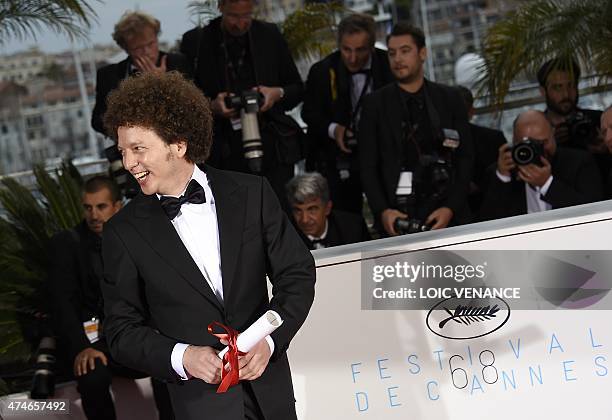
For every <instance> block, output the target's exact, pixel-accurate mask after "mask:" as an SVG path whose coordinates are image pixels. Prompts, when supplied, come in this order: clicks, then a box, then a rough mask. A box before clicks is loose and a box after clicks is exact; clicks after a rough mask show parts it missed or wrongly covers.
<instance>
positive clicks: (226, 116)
mask: <svg viewBox="0 0 612 420" xmlns="http://www.w3.org/2000/svg"><path fill="white" fill-rule="evenodd" d="M253 7H254V1H253V0H221V1H219V10H220V11H221V17H219V18H217V19H214V20H212V21H211V22H210V23H209V24H208V25H207V26H206V27H204V28H202V29H201V30H197V31H193V30H192V31H189V32H187V33H186V34H185V35H184V36H183V46H182V49H183V51H185V52H187V53H188V56H191V57H194V67H195V69H194V73H195V81H196V84H197V85H198V87H199V88H200V89H202V91H203V92H204V94H205V95H206V96H207V97H209V98H210V100H211V108H212V110H213V113H214V116H215V126H214V140H213V146H212V150H211V156H210V158H209V163H210V164H211V165H212V166H215V167H217V168H220V169H229V170H234V171H239V172H247V173H254V174H258V175H263V176H265V177H266V178H267V179H268V180H269V181H270V184H271V185H272V188H273V189H274V192H275V193H276V195H277V196H278V198H279V199H280V200H281V203H284V204H285V207H287V205H286V197H285V192H284V191H285V184H286V183H287V182H288V181H289V180H290V179H291V178H292V177H293V165H294V163H296V162H297V161H298V160H300V159H301V138H302V132H301V128H300V127H299V125H298V124H297V123H296V122H295V121H294V120H293V119H292V118H291V117H289V116H287V115H285V111H288V110H291V109H292V108H294V107H295V106H296V105H297V104H298V103H299V102H300V101H301V100H302V93H303V84H302V80H301V78H300V75H299V73H298V70H297V68H296V66H295V63H294V61H293V59H292V57H291V54H290V52H289V48H288V47H287V43H286V41H285V40H284V38H283V37H282V35H281V33H280V32H279V30H278V28H277V27H276V25H274V24H271V23H267V22H263V21H259V20H256V19H253ZM193 37H196V39H192V38H193ZM188 41H189V42H188ZM187 50H189V51H187Z"/></svg>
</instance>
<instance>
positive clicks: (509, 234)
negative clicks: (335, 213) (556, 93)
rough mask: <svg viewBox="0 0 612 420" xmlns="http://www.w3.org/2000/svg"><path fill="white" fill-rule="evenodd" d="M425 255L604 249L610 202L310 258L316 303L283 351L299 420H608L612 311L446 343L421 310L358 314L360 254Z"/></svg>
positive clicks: (527, 323) (536, 316)
mask: <svg viewBox="0 0 612 420" xmlns="http://www.w3.org/2000/svg"><path fill="white" fill-rule="evenodd" d="M428 249H445V250H609V249H612V202H602V203H596V204H591V205H586V206H579V207H574V208H570V209H563V210H555V211H549V212H546V213H540V214H532V215H525V216H521V217H516V218H509V219H504V220H499V221H494V222H487V223H480V224H474V225H469V226H464V227H457V228H452V229H446V230H445V231H439V232H427V233H422V234H416V235H411V236H404V237H400V238H392V239H385V240H379V241H373V242H370V243H367V244H356V245H350V246H345V247H338V248H334V249H329V250H321V251H315V252H314V253H313V254H314V256H315V259H316V264H317V285H316V296H315V301H314V305H313V307H312V309H311V312H310V315H309V317H308V319H307V321H306V323H305V324H304V326H303V327H302V329H301V330H300V332H299V333H298V335H297V336H296V337H295V338H294V340H293V341H292V344H291V347H290V349H289V359H290V363H291V366H292V371H293V381H294V388H295V395H296V400H297V409H298V417H299V418H300V419H301V420H315V419H316V420H319V419H376V420H379V419H414V420H418V419H435V420H446V419H448V420H451V419H452V420H455V419H457V420H458V419H495V420H515V419H536V418H547V419H577V418H584V419H586V418H593V419H612V311H611V310H546V311H544V310H515V311H512V313H511V316H510V318H509V320H508V322H507V323H506V324H505V325H504V326H503V327H502V328H500V329H499V330H498V331H495V332H494V333H492V334H489V335H486V336H484V337H481V338H475V339H469V340H450V339H445V338H442V337H439V336H437V335H434V334H432V333H431V331H430V330H429V329H428V328H427V327H426V324H425V318H426V315H427V311H423V310H362V309H361V284H360V283H361V274H362V273H361V272H360V270H361V267H362V265H361V261H360V259H361V258H362V255H363V253H364V252H378V251H381V250H384V251H383V252H381V253H380V254H385V253H394V252H397V251H398V250H428ZM611 256H612V251H611ZM611 264H612V259H611ZM608 301H609V299H608ZM608 307H610V306H609V305H608ZM455 355H457V356H455ZM452 356H455V357H453V358H452V360H451V365H449V359H451V357H452ZM479 356H480V360H479ZM493 357H494V360H493ZM486 366H490V367H486ZM451 369H453V371H452V375H451ZM483 372H484V374H483ZM453 382H454V383H453Z"/></svg>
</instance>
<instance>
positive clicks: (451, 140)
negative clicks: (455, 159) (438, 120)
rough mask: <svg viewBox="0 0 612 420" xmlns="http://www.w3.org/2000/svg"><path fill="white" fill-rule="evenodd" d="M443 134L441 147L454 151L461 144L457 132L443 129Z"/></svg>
mask: <svg viewBox="0 0 612 420" xmlns="http://www.w3.org/2000/svg"><path fill="white" fill-rule="evenodd" d="M442 131H443V133H444V142H442V146H444V147H448V148H449V149H453V150H454V149H456V148H457V147H459V145H460V144H461V140H460V138H459V132H457V130H453V129H450V128H443V129H442Z"/></svg>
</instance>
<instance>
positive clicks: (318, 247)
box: [306, 218, 329, 249]
mask: <svg viewBox="0 0 612 420" xmlns="http://www.w3.org/2000/svg"><path fill="white" fill-rule="evenodd" d="M328 227H329V221H328V219H327V218H325V229H324V230H323V233H322V234H321V236H319V237H318V238H317V237H316V236H312V235H306V236H307V237H308V239H310V241H311V242H313V243H314V241H323V240H325V238H326V237H327V228H328ZM314 248H315V249H323V248H325V245H323V244H322V243H315V244H314Z"/></svg>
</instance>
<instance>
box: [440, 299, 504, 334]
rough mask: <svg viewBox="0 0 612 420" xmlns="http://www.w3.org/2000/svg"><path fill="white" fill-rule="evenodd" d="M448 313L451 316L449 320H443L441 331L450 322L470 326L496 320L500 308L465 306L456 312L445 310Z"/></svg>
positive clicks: (456, 309)
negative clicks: (474, 323) (473, 323)
mask: <svg viewBox="0 0 612 420" xmlns="http://www.w3.org/2000/svg"><path fill="white" fill-rule="evenodd" d="M444 310H445V311H446V313H447V314H448V315H449V317H448V318H446V319H444V320H442V321H441V322H440V324H438V326H439V327H440V329H442V328H444V326H445V325H446V324H447V323H448V321H455V322H456V323H457V324H464V325H470V324H471V323H472V322H483V321H488V320H490V319H492V318H495V316H496V315H497V312H499V307H498V306H497V305H493V306H491V305H487V306H463V305H459V306H457V307H456V308H455V311H454V312H451V311H450V310H448V309H447V308H444Z"/></svg>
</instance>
